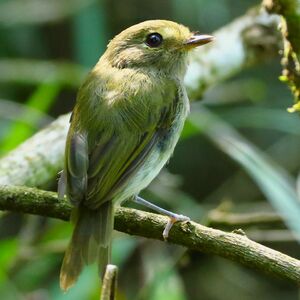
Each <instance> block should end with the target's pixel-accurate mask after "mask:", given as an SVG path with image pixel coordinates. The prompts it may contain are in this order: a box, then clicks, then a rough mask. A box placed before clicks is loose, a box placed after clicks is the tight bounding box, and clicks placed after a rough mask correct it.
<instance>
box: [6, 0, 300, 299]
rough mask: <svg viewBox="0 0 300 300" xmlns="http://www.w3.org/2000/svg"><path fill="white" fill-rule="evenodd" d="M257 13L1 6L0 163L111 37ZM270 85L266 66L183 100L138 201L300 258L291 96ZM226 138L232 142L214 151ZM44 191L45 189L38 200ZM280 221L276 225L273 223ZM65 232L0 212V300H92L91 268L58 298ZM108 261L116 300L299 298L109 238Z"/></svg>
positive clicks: (226, 4) (219, 8)
mask: <svg viewBox="0 0 300 300" xmlns="http://www.w3.org/2000/svg"><path fill="white" fill-rule="evenodd" d="M257 4H259V1H254V0H244V1H234V0H210V1H205V0H186V1H182V0H163V1H162V0H151V1H140V0H122V1H121V0H119V1H117V0H110V1H108V0H107V1H104V0H103V1H101V0H97V1H96V0H51V1H49V0H48V1H47V0H0V155H1V156H2V155H5V154H6V153H7V152H8V151H9V150H11V149H13V148H15V147H16V146H17V145H18V144H20V143H21V142H22V141H24V140H26V139H27V138H28V137H30V136H31V135H32V134H34V133H35V132H37V131H38V130H39V129H40V128H43V127H44V126H45V125H47V124H49V123H50V122H51V121H52V120H54V119H55V118H56V117H57V116H59V115H60V114H63V113H66V112H69V111H71V110H72V107H73V105H74V101H75V98H76V90H77V88H78V86H79V85H80V82H81V81H82V79H83V78H84V76H85V74H86V72H87V70H88V69H89V68H90V67H91V66H93V65H94V64H95V63H96V62H97V60H98V58H99V56H100V55H101V54H102V53H103V51H104V50H105V47H106V44H107V42H108V41H109V39H111V38H112V37H113V36H114V35H115V34H117V33H118V32H120V31H121V30H122V29H124V28H126V27H128V26H130V25H132V24H135V23H137V22H140V21H143V20H146V19H157V18H163V19H170V20H174V21H177V22H180V23H183V24H185V25H187V26H189V27H190V28H192V29H193V30H199V31H201V32H205V33H211V32H213V31H214V30H217V29H218V28H220V27H222V26H224V25H226V24H227V23H229V22H231V21H232V20H233V19H234V18H236V17H238V16H240V15H243V14H245V12H246V11H247V10H248V9H249V8H251V7H253V6H254V5H257ZM279 75H280V58H279V57H277V58H275V59H272V60H269V61H267V62H266V63H262V64H260V65H259V66H256V67H252V68H251V69H247V70H245V71H243V72H242V73H240V74H239V75H238V76H235V77H234V78H231V79H230V80H228V81H226V82H223V83H222V84H219V85H216V86H215V87H213V88H211V89H209V90H208V91H207V93H206V94H205V95H204V97H203V99H202V101H198V102H195V103H193V106H192V112H193V115H192V117H191V118H190V120H189V121H188V122H187V125H186V127H185V129H184V132H183V135H182V138H181V140H180V142H179V144H178V146H177V148H176V151H175V154H174V156H173V158H172V159H171V161H170V163H169V165H168V166H167V168H165V170H164V171H163V172H162V173H161V174H160V176H159V177H158V178H157V179H156V180H155V181H154V182H153V184H151V186H150V187H149V188H148V189H147V190H146V191H144V192H143V196H144V198H146V199H148V200H151V201H152V202H155V203H157V204H159V205H161V206H163V207H165V208H168V209H171V210H173V211H176V212H180V213H182V214H185V215H189V216H191V217H192V218H193V219H194V220H195V221H199V222H202V223H203V224H206V225H211V226H213V227H216V228H221V229H224V230H227V231H231V230H233V229H235V228H242V229H243V230H244V231H245V232H246V234H247V235H248V236H249V237H250V238H252V239H254V240H256V241H258V242H260V243H263V244H265V245H267V246H269V247H272V248H274V249H277V250H280V251H283V252H284V253H287V254H289V255H291V256H294V257H298V258H300V251H299V250H300V248H299V243H298V242H297V240H296V238H295V235H293V234H292V231H291V229H293V231H294V232H296V233H297V234H298V235H300V229H299V224H297V222H296V223H295V220H296V219H297V218H299V219H300V215H299V210H297V208H296V209H295V207H297V204H299V201H298V196H297V195H298V193H297V188H296V182H297V176H298V172H299V166H300V160H299V153H300V140H299V130H298V129H299V125H300V119H299V116H298V115H295V114H288V113H287V112H286V108H287V107H288V106H290V104H291V103H292V96H291V95H290V93H289V91H288V90H287V88H286V87H285V86H284V85H283V84H282V83H280V82H279V81H278V76H279ZM199 100H200V99H199ZM205 122H206V123H205ZM204 123H205V124H206V125H205V126H204ZM207 124H211V125H207ZM216 125H218V126H219V127H218V128H219V129H218V131H217V132H216V130H215V127H214V126H216ZM226 141H227V142H228V141H230V143H227V146H226V147H225V146H224V143H226ZM55 188H56V180H55V179H53V184H52V186H51V187H49V189H52V190H55ZM297 201H298V202H297ZM298 208H299V206H298ZM278 215H284V216H285V222H282V220H281V219H280V218H279V217H278ZM232 217H233V218H235V220H239V222H237V224H234V225H230V224H229V223H228V222H227V221H226V220H228V218H232ZM255 218H256V219H255ZM285 224H287V225H285ZM70 234H71V226H70V224H66V223H65V222H62V221H58V220H53V219H46V218H42V217H36V216H30V215H21V214H15V213H4V212H1V214H0V297H1V299H8V300H10V299H34V300H36V299H55V300H65V299H74V300H77V299H78V300H79V299H80V300H82V299H83V300H84V299H99V287H98V285H99V284H98V279H97V276H96V270H95V268H94V267H88V268H86V270H85V271H84V273H83V274H82V276H81V278H80V280H79V282H78V283H77V284H76V286H75V287H74V288H72V289H71V290H70V291H69V292H68V293H67V294H63V293H62V292H61V291H60V290H59V286H58V279H59V269H60V264H61V260H62V256H63V252H64V249H65V247H66V244H67V242H68V239H69V237H70ZM113 262H114V263H115V264H117V265H118V266H119V268H120V272H119V277H120V278H119V290H118V299H130V300H132V299H139V300H146V299H149V300H150V299H151V300H154V299H155V300H163V299H173V300H187V299H191V300H196V299H203V300H219V299H220V300H221V299H222V300H224V299H233V300H235V299H236V300H237V299H246V300H247V299H249V300H250V299H255V300H259V299H264V300H268V299H272V300H274V299H275V300H276V299H278V300H279V299H298V296H299V291H298V289H297V287H295V286H293V285H291V284H289V283H287V282H284V281H281V280H278V279H275V278H272V277H269V276H266V275H262V274H259V273H258V272H255V271H253V270H249V269H246V268H244V267H242V266H240V265H239V264H236V263H233V262H230V261H228V260H225V259H222V258H219V257H212V256H209V255H204V254H201V253H196V252H193V251H186V250H185V249H183V248H180V247H176V246H173V245H168V244H167V243H161V242H156V241H152V240H146V239H142V238H137V237H132V236H127V235H125V234H122V233H119V232H115V238H114V245H113Z"/></svg>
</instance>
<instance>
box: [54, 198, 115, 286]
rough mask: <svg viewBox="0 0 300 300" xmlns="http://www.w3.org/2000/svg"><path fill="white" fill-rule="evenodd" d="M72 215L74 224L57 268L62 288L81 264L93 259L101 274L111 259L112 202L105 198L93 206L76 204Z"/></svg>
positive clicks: (72, 281)
mask: <svg viewBox="0 0 300 300" xmlns="http://www.w3.org/2000/svg"><path fill="white" fill-rule="evenodd" d="M74 216H75V217H74ZM73 218H74V219H75V228H74V231H73V235H72V239H71V242H70V244H69V246H68V248H67V250H66V253H65V256H64V260H63V264H62V267H61V272H60V287H61V289H62V290H64V291H66V290H68V289H69V288H70V287H71V286H72V285H73V284H74V283H75V282H76V281H77V279H78V277H79V275H80V273H81V271H82V269H83V267H84V265H87V264H90V263H93V262H95V261H97V263H98V268H99V274H103V270H105V268H106V265H107V264H108V263H110V260H111V253H110V252H111V236H112V231H113V204H112V202H110V201H108V202H105V203H104V204H102V205H101V206H100V207H99V208H98V209H97V210H90V209H88V208H86V207H83V206H80V207H78V208H76V209H74V213H73Z"/></svg>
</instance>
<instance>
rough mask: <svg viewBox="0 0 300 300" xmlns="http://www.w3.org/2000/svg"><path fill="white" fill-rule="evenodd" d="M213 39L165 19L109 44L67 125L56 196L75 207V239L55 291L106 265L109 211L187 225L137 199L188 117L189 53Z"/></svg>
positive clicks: (110, 224)
mask: <svg viewBox="0 0 300 300" xmlns="http://www.w3.org/2000/svg"><path fill="white" fill-rule="evenodd" d="M212 39H213V37H212V36H209V35H200V34H198V33H192V32H191V31H190V30H189V29H188V28H187V27H185V26H183V25H179V24H177V23H175V22H171V21H165V20H153V21H146V22H142V23H140V24H137V25H134V26H132V27H130V28H128V29H126V30H124V31H123V32H121V33H120V34H118V35H117V36H116V37H115V38H114V39H112V40H111V41H110V43H109V44H108V46H107V50H106V52H105V53H104V54H103V56H102V57H101V58H100V60H99V62H98V63H97V64H96V66H95V67H94V68H93V69H92V70H91V72H90V73H89V74H88V76H87V78H86V80H85V81H84V83H83V84H82V86H81V87H80V89H79V92H78V96H77V102H76V105H75V108H74V110H73V113H72V117H71V119H70V123H71V124H70V129H69V132H68V137H67V142H66V149H65V165H64V170H63V171H62V174H61V177H60V180H59V187H58V193H59V197H64V195H66V196H67V198H68V199H69V200H70V202H71V203H72V204H73V205H74V208H73V211H72V216H71V219H72V220H73V221H74V223H75V228H74V231H73V236H72V240H71V242H70V244H69V246H68V248H67V250H66V253H65V256H64V260H63V264H62V268H61V274H60V285H61V288H62V289H63V290H67V289H68V288H69V287H70V286H72V285H73V284H74V283H75V281H76V280H77V278H78V276H79V274H80V272H81V270H82V268H83V266H84V265H85V264H90V263H92V262H94V261H97V263H98V265H99V273H100V274H101V273H102V272H103V269H104V268H105V267H106V265H107V263H109V262H110V252H111V239H112V231H113V219H114V218H113V215H114V205H116V204H120V203H122V202H123V201H124V200H127V199H130V198H131V199H134V200H135V201H137V202H138V203H142V204H145V205H147V206H149V207H150V208H153V209H157V210H158V211H160V212H163V213H165V214H166V215H168V216H169V217H170V222H169V223H168V225H167V228H166V229H165V231H164V236H165V237H167V235H168V231H169V230H170V228H171V226H172V224H173V223H174V222H175V221H178V220H180V221H182V220H187V219H188V218H186V217H184V216H181V215H176V214H173V213H171V212H168V211H165V210H163V209H160V208H158V207H156V206H155V205H153V204H151V203H149V202H147V201H146V200H143V199H141V198H140V197H138V194H139V192H140V191H141V190H142V189H144V188H145V187H147V186H148V185H149V183H150V182H151V181H152V180H153V179H154V178H155V177H156V176H157V174H158V173H159V171H160V170H161V169H162V167H163V166H164V165H165V164H166V162H167V161H168V160H169V158H170V156H171V154H172V153H173V150H174V147H175V145H176V143H177V141H178V138H179V135H180V132H181V130H182V128H183V124H184V121H185V119H186V117H187V114H188V112H189V101H188V97H187V94H186V91H185V88H184V86H183V77H184V74H185V72H186V68H187V62H188V53H189V51H190V50H191V49H193V48H195V47H197V46H200V45H203V44H206V43H208V42H210V41H211V40H212Z"/></svg>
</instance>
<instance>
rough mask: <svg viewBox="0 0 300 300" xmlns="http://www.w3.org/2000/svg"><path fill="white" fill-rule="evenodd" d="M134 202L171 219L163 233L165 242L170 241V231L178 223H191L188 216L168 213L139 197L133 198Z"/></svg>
mask: <svg viewBox="0 0 300 300" xmlns="http://www.w3.org/2000/svg"><path fill="white" fill-rule="evenodd" d="M133 201H134V202H136V203H138V204H141V205H144V206H146V207H148V208H150V209H152V210H155V211H157V212H158V213H160V214H163V215H166V216H168V217H169V221H168V223H167V225H166V227H165V229H164V231H163V238H164V240H167V239H168V236H169V232H170V229H171V228H172V226H173V224H174V223H176V222H183V221H190V218H189V217H186V216H183V215H178V214H175V213H173V212H171V211H168V210H166V209H164V208H161V207H159V206H157V205H155V204H153V203H151V202H149V201H147V200H145V199H143V198H141V197H139V196H136V197H133Z"/></svg>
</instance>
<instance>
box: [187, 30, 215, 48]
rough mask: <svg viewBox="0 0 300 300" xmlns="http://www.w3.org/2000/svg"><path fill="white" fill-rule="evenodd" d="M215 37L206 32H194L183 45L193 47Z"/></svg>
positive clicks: (210, 40) (208, 41)
mask: <svg viewBox="0 0 300 300" xmlns="http://www.w3.org/2000/svg"><path fill="white" fill-rule="evenodd" d="M214 39H215V37H214V36H212V35H208V34H199V33H194V34H193V35H192V36H191V37H190V38H189V39H188V40H187V41H186V42H185V43H184V46H185V47H186V48H188V49H193V48H196V47H198V46H202V45H205V44H207V43H210V42H212V41H213V40H214Z"/></svg>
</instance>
